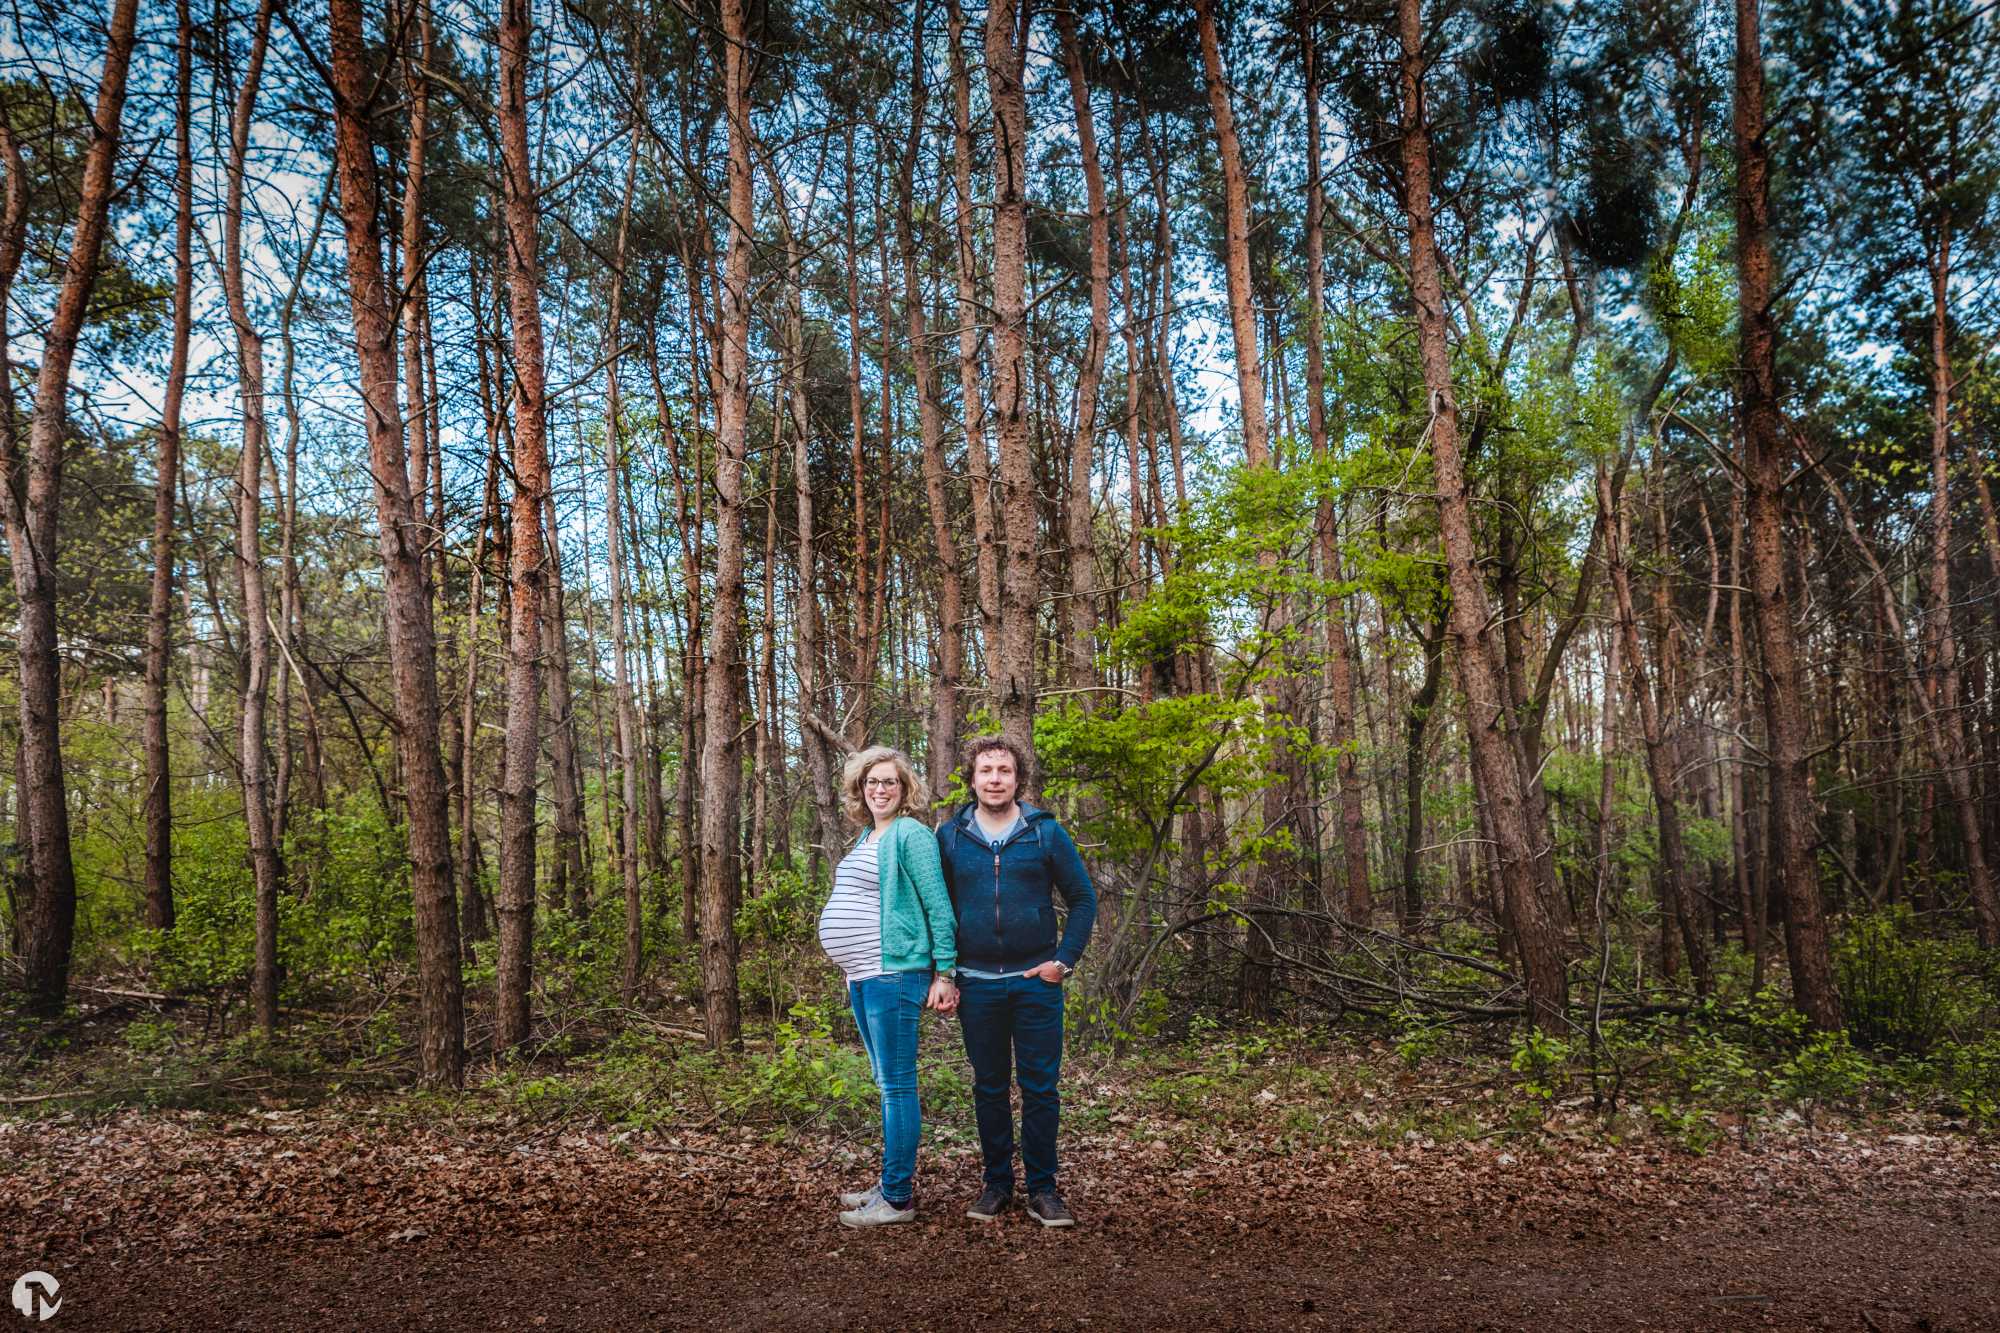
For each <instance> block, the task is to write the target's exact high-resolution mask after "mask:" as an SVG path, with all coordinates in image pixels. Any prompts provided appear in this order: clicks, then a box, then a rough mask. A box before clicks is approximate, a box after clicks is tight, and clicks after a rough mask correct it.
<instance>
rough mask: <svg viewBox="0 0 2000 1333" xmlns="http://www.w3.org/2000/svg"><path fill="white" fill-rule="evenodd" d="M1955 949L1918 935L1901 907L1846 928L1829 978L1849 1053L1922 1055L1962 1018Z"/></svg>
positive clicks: (1964, 1004)
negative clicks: (1856, 1049)
mask: <svg viewBox="0 0 2000 1333" xmlns="http://www.w3.org/2000/svg"><path fill="white" fill-rule="evenodd" d="M1960 952H1961V950H1960V949H1958V948H1955V947H1954V945H1953V944H1952V943H1951V942H1949V941H1945V940H1939V939H1932V938H1927V937H1925V936H1922V935H1920V934H1918V933H1917V931H1916V929H1915V921H1914V918H1913V917H1912V916H1911V915H1910V911H1909V909H1908V908H1907V907H1900V906H1899V907H1892V908H1889V909H1887V910H1886V911H1880V912H1874V913H1871V914H1870V915H1868V916H1864V917H1860V918H1858V919H1856V920H1855V921H1853V922H1852V923H1851V924H1850V925H1849V926H1848V927H1847V929H1846V930H1844V931H1843V932H1841V935H1840V938H1839V940H1838V941H1837V942H1836V944H1835V947H1834V971H1835V975H1836V979H1837V982H1838V984H1839V986H1840V998H1841V1004H1842V1007H1843V1009H1844V1010H1845V1012H1846V1017H1847V1032H1848V1035H1849V1036H1850V1037H1851V1038H1852V1039H1853V1041H1854V1044H1855V1045H1857V1046H1861V1047H1865V1048H1867V1049H1869V1050H1876V1051H1894V1052H1900V1053H1902V1054H1905V1055H1923V1054H1926V1053H1927V1052H1929V1051H1930V1050H1931V1049H1932V1047H1934V1046H1935V1045H1937V1043H1938V1042H1939V1041H1940V1040H1941V1039H1943V1038H1944V1037H1945V1036H1946V1034H1947V1033H1949V1032H1950V1031H1951V1030H1952V1029H1953V1028H1954V1027H1956V1026H1958V1025H1959V1024H1960V1023H1961V1022H1962V1021H1963V1020H1964V1019H1965V1018H1967V1017H1968V1016H1969V1006H1968V1004H1967V1002H1966V1000H1965V999H1964V998H1963V996H1962V993H1961V988H1960V986H1959V982H1958V973H1959V962H1960V959H1959V957H1958V955H1959V953H1960Z"/></svg>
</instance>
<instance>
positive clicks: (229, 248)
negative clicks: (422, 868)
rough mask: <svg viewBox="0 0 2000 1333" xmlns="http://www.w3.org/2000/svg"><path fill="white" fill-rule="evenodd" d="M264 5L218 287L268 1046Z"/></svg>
mask: <svg viewBox="0 0 2000 1333" xmlns="http://www.w3.org/2000/svg"><path fill="white" fill-rule="evenodd" d="M271 13H272V0H263V3H262V4H260V5H259V6H258V9H257V17H256V19H255V20H254V25H255V26H254V29H253V31H252V34H251V38H250V54H249V61H248V64H247V66H246V68H245V71H244V76H243V86H242V87H241V88H240V89H238V90H237V95H236V105H235V108H234V110H233V113H232V115H231V116H230V126H229V161H228V185H227V187H226V191H225V194H224V200H223V212H222V265H223V268H222V281H223V288H224V291H225V293H226V296H227V300H228V306H229V322H230V324H231V326H232V327H233V329H234V331H235V334H236V363H237V370H238V375H239V379H238V386H237V391H238V394H239V395H240V397H241V401H242V406H243V449H242V455H241V459H240V462H239V464H238V467H237V470H236V487H237V496H236V571H237V585H238V587H239V588H240V589H241V594H242V606H243V660H244V673H243V686H242V690H241V692H240V705H239V707H240V714H241V716H240V718H239V721H240V724H241V725H240V730H239V732H238V735H237V765H238V771H239V774H240V780H241V783H242V788H243V822H244V824H245V825H246V826H247V828H248V831H249V837H250V866H251V870H252V873H253V875H254V878H255V882H256V895H257V898H256V902H257V909H256V910H257V924H256V952H255V963H254V965H253V967H252V971H251V982H250V993H251V997H252V1002H253V1004H254V1006H255V1009H256V1014H257V1026H258V1027H260V1028H262V1029H263V1030H264V1033H265V1035H266V1036H269V1035H270V1034H271V1033H272V1032H274V1031H275V1030H276V1029H277V1025H278V888H279V884H280V882H281V881H282V880H283V878H284V867H283V866H282V864H281V863H280V861H279V855H278V842H277V830H276V827H275V825H274V821H273V819H272V815H271V767H270V752H269V750H268V749H267V747H266V743H265V715H266V711H267V701H268V699H269V697H270V683H271V614H270V599H269V597H268V595H267V592H266V588H265V583H264V546H263V531H262V530H263V517H264V506H263V497H264V442H265V416H264V338H263V335H262V334H260V333H259V332H258V331H257V327H256V325H255V324H253V323H252V322H251V319H250V306H249V302H248V300H247V299H246V298H245V296H244V290H243V183H244V159H245V156H246V155H247V154H248V152H249V149H250V126H251V119H252V117H253V116H254V115H255V114H256V108H257V89H258V85H259V84H260V83H261V82H262V80H263V73H264V53H265V50H266V48H267V47H268V45H269V42H270V36H271Z"/></svg>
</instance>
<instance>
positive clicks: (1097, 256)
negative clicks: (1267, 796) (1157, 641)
mask: <svg viewBox="0 0 2000 1333" xmlns="http://www.w3.org/2000/svg"><path fill="white" fill-rule="evenodd" d="M1054 12H1055V20H1056V31H1057V32H1058V33H1060V34H1061V37H1062V60H1063V68H1064V69H1065V70H1066V71H1067V73H1068V76H1069V98H1070V106H1071V108H1072V109H1073V110H1074V111H1075V113H1076V146H1077V153H1078V155H1079V156H1080V157H1081V158H1082V160H1083V184H1084V197H1085V200H1086V202H1087V206H1088V208H1089V210H1090V333H1089V335H1088V338H1087V339H1086V341H1085V343H1084V348H1083V365H1082V367H1081V368H1080V369H1079V370H1078V372H1077V380H1076V435H1075V438H1074V439H1073V440H1072V441H1071V443H1070V457H1069V498H1068V504H1067V509H1066V519H1067V523H1068V529H1069V615H1068V617H1067V619H1068V631H1069V632H1068V634H1067V636H1066V637H1067V639H1068V644H1067V652H1068V658H1069V673H1068V674H1069V683H1070V685H1071V686H1072V687H1073V688H1076V689H1088V688H1089V687H1090V686H1091V685H1094V684H1095V683H1096V682H1097V660H1096V657H1097V655H1096V650H1095V640H1096V634H1097V619H1098V617H1097V543H1096V540H1095V533H1094V524H1093V522H1092V517H1093V511H1092V505H1091V489H1090V470H1091V452H1092V449H1093V448H1094V447H1095V443H1096V439H1095V437H1096V434H1097V390H1098V384H1099V381H1100V380H1101V379H1102V378H1103V376H1104V356H1105V349H1106V348H1107V347H1108V346H1109V344H1110V342H1111V215H1110V212H1109V210H1108V209H1107V207H1106V205H1105V200H1104V169H1103V167H1102V166H1100V165H1099V163H1098V158H1097V130H1096V127H1095V126H1094V124H1093V123H1092V120H1091V114H1090V83H1089V81H1088V80H1087V79H1086V78H1085V76H1084V68H1083V51H1082V48H1081V47H1079V46H1078V45H1077V38H1076V11H1075V10H1074V9H1070V8H1061V9H1057V10H1055V11H1054ZM1088 697H1089V696H1088V695H1086V696H1085V698H1088Z"/></svg>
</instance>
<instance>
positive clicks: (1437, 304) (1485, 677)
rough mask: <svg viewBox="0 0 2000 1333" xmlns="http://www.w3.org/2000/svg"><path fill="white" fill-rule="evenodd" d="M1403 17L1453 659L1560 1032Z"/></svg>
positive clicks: (1427, 149) (1412, 15)
mask: <svg viewBox="0 0 2000 1333" xmlns="http://www.w3.org/2000/svg"><path fill="white" fill-rule="evenodd" d="M1396 12H1397V28H1398V33H1399V36H1400V38H1401V45H1402V110H1403V125H1402V165H1403V189H1404V209H1405V212H1406V213H1407V215H1408V217H1409V223H1410V289H1411V290H1410V294H1411V297H1412V300H1413V301H1414V303H1415V306H1416V318H1417V341H1418V349H1419V356H1420V359H1421V360H1422V362H1423V369H1424V387H1425V389H1426V390H1427V391H1428V394H1429V397H1430V413H1431V421H1430V436H1431V459H1432V464H1433V469H1434V471H1435V474H1436V485H1437V497H1438V526H1439V529H1440V535H1441V538H1442V543H1443V546H1444V557H1445V568H1446V576H1447V579H1448V580H1449V582H1450V585H1451V612H1450V629H1451V637H1452V641H1453V649H1454V652H1453V657H1454V660H1455V663H1456V666H1457V673H1458V682H1459V690H1460V693H1461V694H1462V695H1463V696H1464V698H1465V729H1466V735H1467V737H1468V739H1469V742H1470V745H1471V750H1472V767H1473V776H1474V781H1475V782H1476V783H1477V784H1478V789H1479V796H1480V800H1481V802H1482V805H1483V807H1484V809H1485V813H1486V818H1487V820H1488V823H1489V824H1490V826H1491V830H1492V836H1493V840H1494V844H1495V845H1494V852H1495V856H1496V859H1497V860H1498V862H1499V871H1500V889H1501V893H1502V894H1503V896H1504V901H1505V905H1506V911H1507V915H1508V918H1509V921H1508V924H1509V925H1510V926H1511V928H1512V931H1513V934H1514V936H1515V939H1516V941H1517V942H1518V946H1519V949H1520V954H1521V969H1522V972H1523V974H1524V979H1525V981H1526V983H1527V989H1528V1017H1529V1021H1530V1022H1531V1023H1533V1024H1534V1025H1535V1026H1537V1027H1541V1028H1551V1029H1553V1028H1559V1027H1560V1026H1561V1024H1562V1022H1563V1011H1564V1009H1565V1007H1566V1005H1567V1001H1568V990H1569V987H1568V982H1567V979H1566V978H1565V976H1564V974H1563V961H1562V956H1561V953H1560V952H1559V950H1558V948H1557V941H1556V937H1555V932H1554V930H1553V929H1551V927H1550V925H1549V923H1548V920H1547V918H1546V916H1545V915H1544V913H1543V910H1542V902H1541V897H1540V895H1539V893H1538V892H1537V888H1536V881H1535V866H1534V856H1535V848H1534V839H1533V834H1532V831H1531V829H1530V825H1529V810H1528V803H1527V798H1526V796H1525V795H1524V794H1523V791H1522V775H1521V772H1520V768H1519V765H1518V764H1517V763H1516V761H1515V755H1514V745H1513V742H1512V740H1511V739H1510V737H1509V732H1508V723H1509V712H1510V710H1509V708H1508V700H1507V692H1506V685H1505V682H1504V680H1503V679H1502V676H1501V671H1500V666H1499V663H1498V662H1497V661H1496V660H1495V658H1494V651H1493V649H1494V645H1493V642H1492V637H1491V634H1490V632H1489V630H1488V625H1489V623H1490V622H1491V620H1492V615H1491V609H1490V606H1489V603H1488V602H1487V598H1486V583H1485V579H1484V577H1483V576H1482V575H1481V573H1480V570H1479V562H1478V553H1477V549H1476V547H1475V544H1474V537H1473V531H1472V504H1471V497H1470V495H1469V494H1468V489H1467V486H1466V481H1465V469H1464V464H1463V461H1462V460H1461V458H1460V456H1459V440H1458V430H1459V423H1458V399H1457V394H1456V392H1455V390H1454V388H1453V385H1452V371H1451V349H1450V348H1449V347H1448V346H1447V344H1446V341H1445V308H1444V295H1443V291H1442V286H1441V283H1440V281H1439V276H1438V259H1437V250H1436V239H1435V232H1434V227H1433V223H1432V203H1431V161H1430V156H1431V136H1430V125H1429V122H1428V118H1427V112H1426V111H1425V107H1424V90H1423V77H1424V28H1423V14H1422V8H1421V0H1397V5H1396Z"/></svg>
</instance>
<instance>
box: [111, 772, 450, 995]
mask: <svg viewBox="0 0 2000 1333" xmlns="http://www.w3.org/2000/svg"><path fill="white" fill-rule="evenodd" d="M190 796H191V797H192V799H188V798H184V799H183V801H182V803H181V808H180V810H179V811H178V812H177V814H178V817H177V819H176V823H175V829H174V926H173V929H172V930H169V931H164V932H161V931H150V930H142V931H140V932H138V934H137V937H136V938H137V940H138V943H139V947H140V951H141V953H142V954H144V955H148V956H149V957H150V959H151V962H152V966H153V969H154V972H155V975H156V976H157V978H158V979H159V981H160V983H161V984H163V985H165V986H167V987H169V988H170V989H175V990H208V989H212V988H214V987H218V986H230V985H238V984H241V983H242V982H244V981H245V980H246V979H247V978H248V976H249V974H250V968H251V963H252V961H253V952H254V949H255V944H256V933H255V926H256V917H257V903H256V888H255V884H254V882H253V880H252V877H251V874H250V869H249V865H248V856H249V838H248V835H247V833H246V831H245V829H244V826H243V824H242V822H241V820H240V819H238V818H234V817H233V815H234V813H235V805H236V802H235V797H234V793H230V792H221V791H215V792H205V793H192V794H190ZM287 844H288V846H287V848H286V857H287V862H288V864H289V865H290V866H291V867H292V869H293V871H294V872H295V874H294V879H295V880H296V879H298V878H299V877H300V873H298V872H302V871H303V870H304V868H305V864H304V863H305V862H306V861H307V860H308V859H310V861H311V865H312V869H313V872H314V878H315V881H316V882H315V885H314V887H313V889H312V891H311V892H308V893H285V894H282V895H281V896H280V898H279V902H278V958H279V963H280V967H281V969H282V971H283V976H284V992H283V994H284V998H285V999H286V1000H288V1001H290V1000H296V999H298V998H299V997H301V996H303V995H306V994H310V993H312V992H313V991H315V990H324V989H328V988H336V987H343V986H346V985H349V984H351V983H353V982H355V981H359V980H364V979H365V980H367V981H370V982H376V983H379V982H381V981H382V980H383V979H384V978H385V977H386V975H387V974H388V972H389V971H390V970H392V969H394V968H397V967H399V966H401V965H403V964H404V963H406V962H407V960H408V959H409V958H410V956H411V952H412V948H413V939H414V936H413V930H412V926H411V918H410V912H411V906H410V895H409V880H408V877H407V875H408V862H407V860H406V859H405V855H404V851H403V833H402V831H401V830H400V829H395V828H391V827H390V826H389V825H388V824H387V823H386V822H385V821H384V820H383V818H382V814H381V809H380V807H379V806H377V805H376V804H375V803H374V802H373V801H371V800H368V799H366V798H364V797H363V796H362V795H361V794H360V793H354V794H352V795H350V796H349V797H348V798H347V799H345V800H344V801H342V802H340V803H339V804H337V805H335V806H333V807H330V808H329V809H327V810H326V811H324V812H320V813H317V814H315V813H314V812H311V811H301V812H300V814H299V816H298V820H297V823H296V824H295V826H294V827H293V829H292V830H290V832H289V833H288V836H287Z"/></svg>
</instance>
